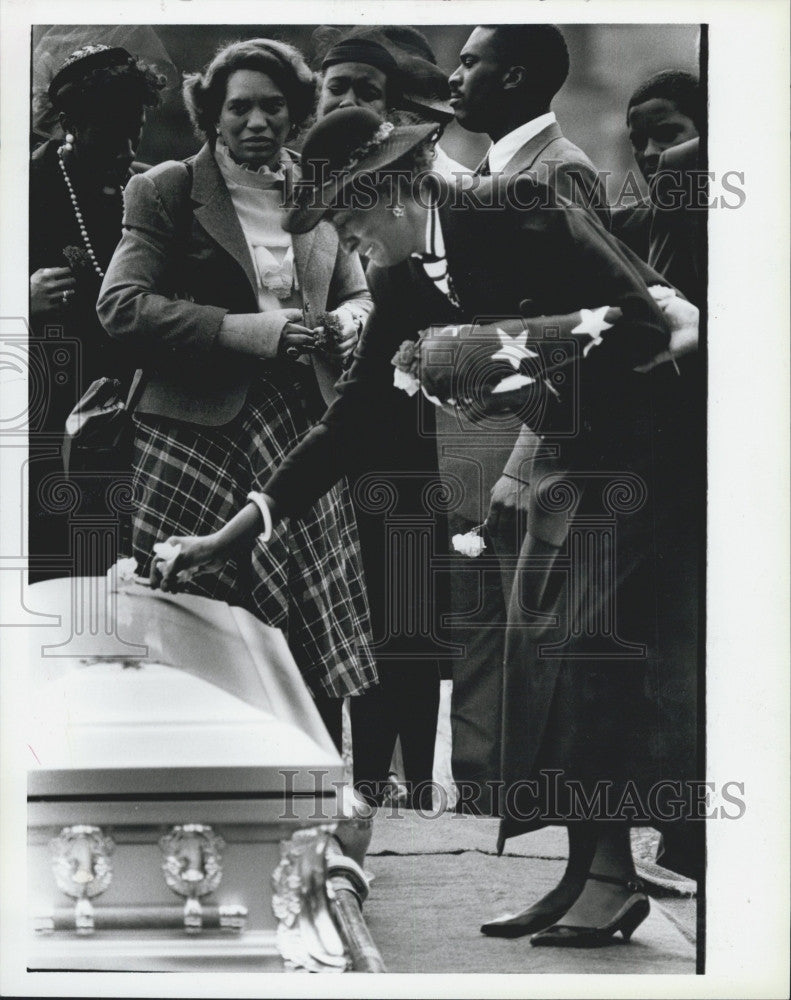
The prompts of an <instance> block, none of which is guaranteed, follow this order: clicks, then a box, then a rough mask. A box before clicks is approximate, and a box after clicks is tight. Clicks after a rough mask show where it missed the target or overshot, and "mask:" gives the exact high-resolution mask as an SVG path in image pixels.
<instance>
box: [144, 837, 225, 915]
mask: <svg viewBox="0 0 791 1000" xmlns="http://www.w3.org/2000/svg"><path fill="white" fill-rule="evenodd" d="M159 846H160V849H161V851H162V853H163V854H164V855H165V860H164V861H163V862H162V871H163V873H164V876H165V882H166V883H167V886H168V888H169V889H172V890H173V892H175V893H176V895H178V896H182V897H186V898H187V899H188V900H198V899H200V898H201V897H202V896H208V895H209V893H211V892H214V890H215V889H216V888H217V886H218V885H219V884H220V882H221V881H222V852H223V851H224V850H225V841H224V840H223V839H222V837H220V836H219V835H218V834H216V833H215V832H214V831H213V830H212V828H211V827H210V826H206V825H204V824H203V823H185V824H183V825H182V826H174V827H172V828H171V829H170V831H169V832H168V833H166V834H165V836H164V837H162V838H161V839H160V841H159Z"/></svg>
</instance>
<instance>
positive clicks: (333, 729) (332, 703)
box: [313, 694, 343, 753]
mask: <svg viewBox="0 0 791 1000" xmlns="http://www.w3.org/2000/svg"><path fill="white" fill-rule="evenodd" d="M313 701H314V702H315V705H316V708H317V709H318V710H319V715H320V716H321V721H322V722H323V723H324V725H325V726H326V727H327V732H328V733H329V734H330V739H331V740H332V742H333V743H334V744H335V748H336V750H337V751H338V753H342V752H343V711H342V709H343V698H330V697H329V695H326V694H314V695H313Z"/></svg>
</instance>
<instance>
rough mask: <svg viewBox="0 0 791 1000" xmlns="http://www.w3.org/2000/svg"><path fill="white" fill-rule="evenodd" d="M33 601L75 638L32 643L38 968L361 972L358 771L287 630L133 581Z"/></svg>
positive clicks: (31, 815)
mask: <svg viewBox="0 0 791 1000" xmlns="http://www.w3.org/2000/svg"><path fill="white" fill-rule="evenodd" d="M29 595H30V597H29V601H30V605H31V607H32V610H34V611H36V612H38V613H40V614H42V615H44V616H47V615H49V616H59V618H60V624H59V625H58V624H57V622H58V618H42V622H46V624H43V625H42V627H41V628H32V629H30V630H29V634H30V647H29V648H30V657H29V674H28V676H29V681H30V687H29V690H28V699H27V705H28V706H29V719H28V721H29V725H28V726H26V727H25V731H26V734H27V736H28V737H29V751H30V758H29V759H30V766H29V776H28V825H29V858H28V872H29V894H28V897H29V900H30V905H31V914H30V918H31V945H30V954H29V957H28V967H29V968H30V969H31V970H32V969H36V970H46V969H60V970H72V969H73V970H83V969H89V970H104V971H127V970H147V971H167V970H187V971H198V970H213V971H218V970H221V969H226V970H228V971H255V970H258V969H271V970H274V969H282V968H286V967H288V968H294V967H296V968H307V969H311V970H313V971H343V970H344V969H346V968H351V967H355V962H354V948H350V945H349V941H348V939H347V936H346V935H345V933H344V926H345V921H344V920H343V919H340V920H339V919H338V916H337V913H335V911H334V910H333V906H332V905H331V904H332V901H333V899H334V894H333V890H332V887H331V886H329V885H328V883H327V880H326V863H325V848H326V847H327V844H328V838H329V835H330V834H331V833H332V832H333V829H334V828H335V824H337V823H338V821H339V820H341V815H340V812H339V809H338V805H337V802H338V788H339V785H340V783H341V782H342V779H343V765H342V761H341V759H340V757H339V755H338V753H337V751H336V750H335V748H334V746H333V744H332V742H331V740H330V738H329V736H328V734H327V732H326V729H325V728H324V725H323V723H322V721H321V719H320V716H319V714H318V712H317V711H316V708H315V706H314V704H313V702H312V699H311V697H310V695H309V693H308V691H307V689H306V687H305V685H304V682H303V681H302V678H301V676H300V674H299V671H298V669H297V667H296V665H295V663H294V661H293V659H292V657H291V655H290V653H289V650H288V647H287V645H286V642H285V640H284V638H283V636H282V634H281V633H280V632H279V631H277V630H275V629H271V628H267V627H266V626H264V625H263V624H261V623H260V622H259V621H257V620H256V619H255V618H253V617H252V616H251V615H249V614H248V613H247V612H245V611H243V610H241V609H239V608H232V607H229V606H228V605H226V604H223V603H221V602H216V601H210V600H207V599H205V598H200V597H194V596H189V595H167V594H162V593H161V592H156V591H151V590H150V589H148V588H147V587H145V586H141V585H139V584H135V583H133V582H129V583H126V584H123V585H120V586H114V585H113V584H112V583H111V582H110V581H108V580H104V579H74V580H51V581H48V582H46V583H40V584H36V585H35V586H33V587H31V588H30V589H29ZM53 622H54V623H55V624H54V625H53ZM26 738H27V737H26ZM331 843H332V844H333V845H334V841H332V842H331ZM352 867H354V865H353V864H352Z"/></svg>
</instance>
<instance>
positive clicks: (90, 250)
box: [58, 146, 104, 279]
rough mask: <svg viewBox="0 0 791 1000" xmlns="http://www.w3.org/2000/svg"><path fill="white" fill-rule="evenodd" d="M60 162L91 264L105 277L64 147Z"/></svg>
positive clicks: (59, 155) (59, 156)
mask: <svg viewBox="0 0 791 1000" xmlns="http://www.w3.org/2000/svg"><path fill="white" fill-rule="evenodd" d="M58 164H59V165H60V172H61V173H62V174H63V179H64V181H65V182H66V188H67V189H68V192H69V198H70V199H71V207H72V208H73V209H74V217H75V218H76V220H77V225H78V226H79V227H80V235H81V236H82V242H83V243H84V244H85V251H86V253H87V254H88V257H89V259H90V262H91V266H92V267H93V269H94V271H96V273H97V274H98V275H99V278H101V279H104V271H103V270H102V269H101V268H100V267H99V261H98V260H97V259H96V254H95V253H94V251H93V246H92V245H91V239H90V237H89V236H88V230H87V228H86V226H85V219H83V217H82V212H81V211H80V205H79V202H78V201H77V195H76V194H75V192H74V186H73V184H72V183H71V177H69V172H68V170H67V169H66V164H65V163H64V162H63V147H62V146H61V148H60V149H59V150H58Z"/></svg>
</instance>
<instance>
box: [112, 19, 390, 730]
mask: <svg viewBox="0 0 791 1000" xmlns="http://www.w3.org/2000/svg"><path fill="white" fill-rule="evenodd" d="M184 97H185V101H186V103H187V107H188V110H189V112H190V115H191V117H192V119H193V122H194V124H195V126H196V129H197V131H198V132H199V133H200V134H201V135H202V136H203V138H204V139H205V144H204V146H203V147H202V149H201V150H200V151H199V152H198V153H197V155H195V156H194V157H190V158H189V159H188V160H186V161H183V162H168V163H163V164H160V165H159V166H158V167H155V168H154V169H153V170H151V171H149V172H148V173H146V174H144V175H141V176H140V177H137V178H135V179H134V180H133V181H132V182H131V183H130V185H129V186H128V188H127V191H126V199H125V201H126V211H125V216H124V235H123V239H122V240H121V243H120V245H119V247H118V251H117V252H116V254H115V256H114V258H113V261H112V263H111V265H110V267H109V269H108V272H107V275H106V277H105V281H104V285H103V288H102V292H101V296H100V299H99V303H98V312H99V316H100V318H101V320H102V322H103V324H104V326H105V328H106V330H107V331H108V333H109V334H110V335H111V336H112V337H113V338H114V339H115V340H117V341H120V342H121V343H123V344H124V345H126V346H127V347H128V349H129V350H130V352H132V353H133V354H134V355H135V357H137V358H138V359H139V362H140V364H141V365H142V368H143V371H142V380H143V387H142V391H141V394H140V398H139V402H138V403H137V405H136V408H135V412H134V421H135V444H134V471H135V483H136V488H137V491H138V501H139V502H138V508H137V512H136V514H135V517H134V523H133V542H134V552H135V555H136V556H137V558H138V561H139V562H140V563H141V564H142V565H143V566H144V567H146V571H147V565H148V562H149V560H150V555H151V551H152V547H153V546H154V544H155V543H156V542H158V541H160V540H161V539H163V538H165V537H167V536H168V535H174V534H189V535H191V534H196V533H199V532H207V531H209V532H210V531H214V530H217V529H218V528H219V527H220V526H221V525H222V524H223V523H224V521H225V520H226V519H227V517H228V515H229V514H230V513H231V512H232V511H233V510H235V509H236V508H237V507H238V506H240V505H241V504H243V503H244V500H245V498H246V497H247V496H248V494H250V493H251V491H253V493H255V492H256V491H259V490H260V488H261V485H262V484H263V482H265V481H266V480H267V479H268V478H269V477H270V476H271V474H272V473H273V472H274V471H275V469H276V468H277V466H278V465H279V464H280V462H281V461H282V459H283V458H284V456H285V455H286V454H288V452H289V451H290V450H291V449H293V448H294V447H295V446H296V445H297V443H298V442H299V441H300V440H301V439H302V437H304V436H305V434H306V433H307V432H308V430H309V428H310V425H311V423H312V422H313V421H314V420H315V419H316V418H317V417H318V415H320V413H321V412H322V411H323V409H324V401H323V400H322V397H321V394H320V391H319V390H320V388H322V387H323V388H325V389H327V387H328V386H331V385H332V383H334V381H335V379H336V378H337V377H338V374H340V371H341V368H340V362H341V360H342V358H343V357H344V356H345V355H346V354H348V352H349V350H350V349H351V347H352V346H353V344H354V343H355V342H356V339H357V335H358V332H359V330H360V329H361V327H362V324H363V321H364V320H365V318H366V317H367V315H368V312H369V311H370V308H371V300H370V296H369V294H368V291H367V288H366V285H365V278H364V276H363V272H362V267H361V266H360V261H359V258H358V257H357V255H356V254H355V253H348V252H347V251H345V250H344V249H343V248H341V247H340V246H339V241H338V237H337V235H336V233H335V232H334V230H333V229H332V227H331V226H330V225H329V224H328V223H324V224H323V225H322V226H320V227H317V228H316V229H315V231H313V232H311V233H310V234H306V235H299V236H294V237H293V238H292V237H291V236H290V235H289V234H287V233H286V232H285V231H284V230H283V227H282V222H283V221H284V208H283V204H284V188H285V187H288V186H290V185H292V184H293V183H294V182H295V181H296V180H297V179H298V177H299V166H298V163H297V158H296V156H295V154H292V153H290V152H288V151H287V150H286V149H285V142H286V140H287V138H288V137H289V136H290V135H293V134H294V133H295V132H296V131H297V130H298V129H299V128H300V126H301V125H302V124H303V122H304V121H305V119H306V118H307V117H308V115H309V114H310V112H311V111H312V109H313V105H314V100H315V79H314V76H313V74H312V73H311V72H310V70H309V69H308V67H307V66H306V64H305V62H304V61H303V59H302V57H301V56H300V54H299V53H298V52H297V50H296V49H294V48H293V47H291V46H289V45H286V44H284V43H282V42H278V41H273V40H270V39H263V38H259V39H253V40H250V41H245V42H238V43H235V44H232V45H229V46H226V47H225V48H223V49H222V50H220V51H219V52H218V53H217V55H216V56H215V57H214V59H213V60H212V61H211V63H210V64H209V66H208V67H207V68H206V70H205V71H204V72H203V73H196V74H193V75H192V76H189V77H187V78H186V80H185V83H184ZM330 329H331V330H332V336H329V335H327V331H328V330H330ZM317 344H321V351H319V350H318V349H316V350H314V348H317ZM327 391H329V390H327ZM359 559H360V557H359V545H358V540H357V532H356V527H355V523H354V513H353V510H352V507H351V501H350V497H349V493H348V489H347V487H346V484H345V482H340V483H338V485H337V486H334V487H333V488H332V489H331V490H329V491H323V492H322V495H321V496H318V495H317V496H315V497H314V498H313V499H312V500H311V501H310V503H308V504H307V505H306V507H305V509H304V510H303V511H302V512H301V513H300V515H299V516H298V517H294V518H292V519H291V520H290V521H289V522H283V523H281V524H279V525H278V527H277V529H276V530H275V531H274V532H273V533H272V534H271V537H268V538H267V540H266V543H264V541H261V542H260V543H259V544H256V545H255V546H254V547H253V551H252V558H251V555H250V551H249V550H248V551H247V552H245V553H238V554H237V556H236V557H235V558H234V559H233V560H231V561H230V562H228V563H225V564H221V565H217V566H216V567H214V568H213V569H212V570H211V571H209V572H204V573H201V574H200V575H199V576H197V577H196V578H195V580H194V581H192V584H191V588H192V589H193V591H194V592H196V593H201V594H205V595H207V596H209V597H214V598H217V599H220V600H225V601H227V602H229V603H231V604H238V605H242V606H244V607H247V608H248V609H250V610H251V611H252V612H253V613H254V614H257V615H258V617H260V618H261V619H262V620H263V621H265V622H267V623H268V624H270V625H273V626H275V627H277V628H280V629H281V630H282V631H283V632H284V634H285V635H286V638H287V640H288V642H289V646H290V648H291V651H292V653H293V655H294V658H295V660H296V662H297V664H298V666H299V667H300V669H301V671H302V673H303V676H304V678H305V681H306V683H307V685H308V687H309V688H310V690H311V692H312V694H313V696H314V699H315V700H316V703H317V705H318V707H319V709H320V711H321V712H322V714H323V716H324V719H325V722H326V724H327V727H328V729H329V731H330V734H331V735H332V736H333V738H334V739H335V741H336V743H338V744H339V745H340V740H341V703H342V699H343V697H344V696H346V695H356V694H359V693H360V692H361V691H363V690H365V689H366V688H368V687H369V686H371V685H372V684H373V683H375V681H376V671H375V667H374V664H373V660H372V657H371V653H370V649H369V645H368V634H369V623H368V608H367V602H366V598H365V592H364V589H363V581H362V569H361V566H360V561H359Z"/></svg>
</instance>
